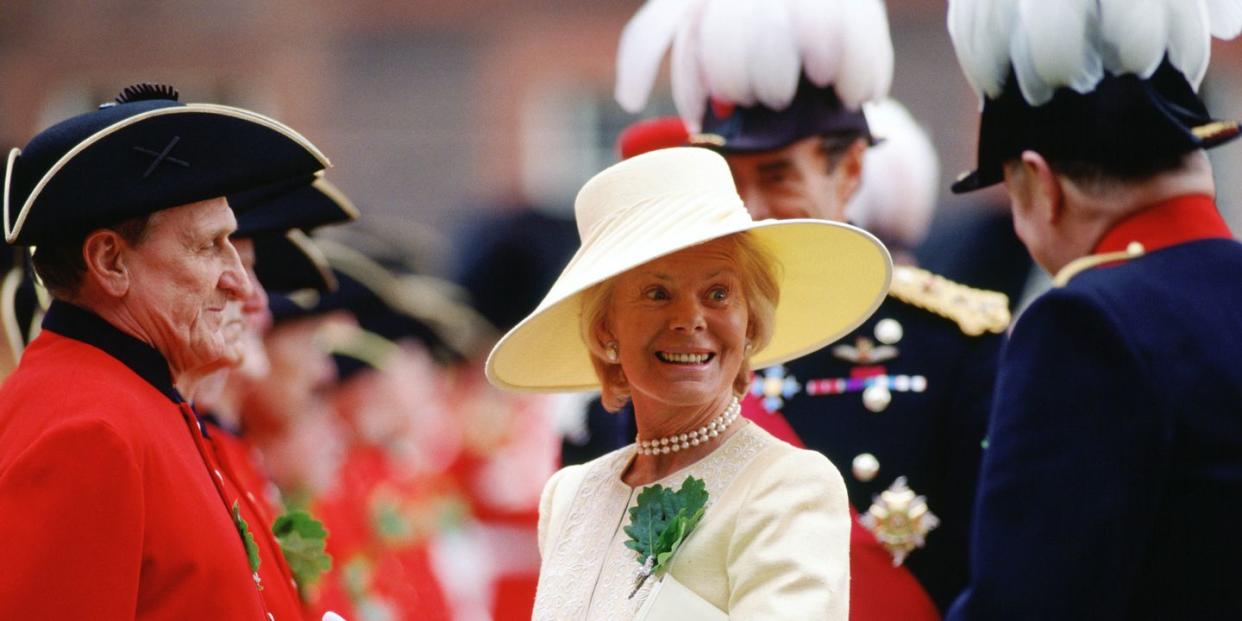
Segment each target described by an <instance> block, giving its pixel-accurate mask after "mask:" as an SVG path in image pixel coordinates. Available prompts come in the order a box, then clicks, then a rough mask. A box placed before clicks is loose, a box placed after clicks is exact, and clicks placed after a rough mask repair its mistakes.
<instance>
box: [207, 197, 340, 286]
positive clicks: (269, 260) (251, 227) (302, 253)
mask: <svg viewBox="0 0 1242 621" xmlns="http://www.w3.org/2000/svg"><path fill="white" fill-rule="evenodd" d="M229 204H231V205H233V208H234V209H236V210H237V211H238V212H239V214H238V216H237V231H236V232H234V233H233V237H234V238H239V239H252V240H254V251H255V275H256V276H258V278H259V282H261V283H262V284H263V287H264V288H265V289H267V290H268V291H269V292H275V291H297V290H299V289H315V290H318V291H331V290H333V289H335V288H336V286H337V283H336V279H335V277H334V276H333V275H332V271H331V270H330V269H329V267H328V261H327V258H326V257H324V255H323V253H322V252H321V251H320V250H319V249H318V248H317V247H316V246H315V243H314V241H313V240H312V239H310V238H309V237H308V236H307V235H306V233H309V232H311V231H312V230H314V229H316V228H319V227H320V226H325V225H330V224H340V223H344V222H350V221H352V220H356V219H357V218H358V209H357V208H356V207H355V206H354V204H353V203H352V202H350V200H349V198H347V197H346V196H345V195H344V194H343V193H342V192H341V191H340V190H339V189H337V187H336V186H334V185H332V184H331V183H329V182H328V181H327V180H325V179H323V178H322V177H320V176H315V177H311V178H302V179H297V180H295V181H291V182H284V183H278V184H274V185H271V186H266V187H262V188H256V189H254V190H250V191H247V192H243V193H240V194H235V195H232V196H229Z"/></svg>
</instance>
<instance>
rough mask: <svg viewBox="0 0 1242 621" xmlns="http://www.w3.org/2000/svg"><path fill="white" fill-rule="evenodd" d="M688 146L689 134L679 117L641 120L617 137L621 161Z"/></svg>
mask: <svg viewBox="0 0 1242 621" xmlns="http://www.w3.org/2000/svg"><path fill="white" fill-rule="evenodd" d="M688 144H690V132H689V131H688V130H686V124H685V123H683V122H682V120H681V118H680V117H675V116H663V117H657V118H654V119H643V120H641V121H638V122H635V123H633V124H631V125H630V126H629V127H626V128H625V129H624V130H622V131H621V134H620V135H619V136H617V150H618V151H620V152H621V159H623V160H628V159H630V158H631V157H634V156H635V155H642V154H643V153H647V152H648V151H655V150H656V149H667V148H669V147H684V146H686V145H688Z"/></svg>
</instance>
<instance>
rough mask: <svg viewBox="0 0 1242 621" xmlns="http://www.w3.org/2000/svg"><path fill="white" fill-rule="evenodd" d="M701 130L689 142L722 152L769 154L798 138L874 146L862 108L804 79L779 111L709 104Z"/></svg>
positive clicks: (756, 105)
mask: <svg viewBox="0 0 1242 621" xmlns="http://www.w3.org/2000/svg"><path fill="white" fill-rule="evenodd" d="M702 128H703V129H702V131H701V132H700V133H698V134H693V135H691V136H690V143H691V144H694V145H697V146H705V147H712V148H715V149H718V150H720V151H723V152H726V153H754V152H759V151H771V150H774V149H780V148H782V147H785V146H788V145H790V144H792V143H794V142H797V141H798V140H801V139H803V138H809V137H811V136H820V135H824V134H835V133H856V134H858V135H860V136H862V137H863V138H864V139H865V140H866V141H867V142H868V144H873V143H874V142H875V141H874V139H873V138H872V137H871V130H870V128H868V126H867V118H866V116H865V115H864V114H863V111H862V109H861V108H860V109H857V110H853V109H851V108H850V107H849V106H846V105H845V104H844V103H842V101H841V98H840V97H838V96H837V91H836V89H835V88H834V87H833V85H831V84H829V85H828V86H816V85H815V84H813V83H811V81H810V80H808V79H807V77H806V75H805V74H804V75H803V76H802V77H801V82H799V83H798V90H797V92H796V93H795V94H794V98H793V101H791V102H789V105H788V106H786V107H785V108H784V109H782V110H774V109H772V108H769V107H767V106H765V105H763V104H761V103H756V104H755V105H753V106H745V107H743V106H733V105H720V104H718V103H711V102H709V103H708V105H707V111H706V112H705V113H704V114H703V123H702Z"/></svg>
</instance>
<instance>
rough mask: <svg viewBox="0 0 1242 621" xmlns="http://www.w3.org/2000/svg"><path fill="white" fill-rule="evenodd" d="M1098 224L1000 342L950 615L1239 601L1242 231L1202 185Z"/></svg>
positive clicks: (1219, 608) (1183, 613)
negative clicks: (1117, 260) (1078, 269)
mask: <svg viewBox="0 0 1242 621" xmlns="http://www.w3.org/2000/svg"><path fill="white" fill-rule="evenodd" d="M1105 240H1106V242H1109V243H1102V244H1101V247H1099V248H1098V249H1097V250H1099V251H1107V250H1116V249H1119V248H1125V247H1126V246H1127V245H1128V243H1129V242H1131V241H1138V242H1140V243H1143V244H1144V246H1145V247H1146V249H1147V253H1146V254H1145V255H1143V256H1141V257H1139V258H1137V259H1134V260H1131V261H1127V262H1125V263H1124V264H1121V265H1116V266H1104V267H1098V268H1095V269H1091V270H1089V271H1086V272H1084V273H1081V274H1080V275H1078V276H1077V277H1075V278H1073V280H1071V281H1070V282H1069V284H1068V285H1067V286H1065V287H1064V288H1061V289H1054V290H1052V291H1051V292H1049V293H1047V294H1045V295H1044V296H1043V297H1041V298H1039V299H1038V300H1036V301H1035V302H1034V303H1033V304H1032V305H1031V307H1030V308H1029V309H1028V310H1027V311H1026V312H1025V313H1024V314H1023V315H1022V317H1020V318H1019V319H1018V321H1017V324H1016V326H1015V328H1014V331H1013V335H1012V337H1011V340H1010V341H1009V343H1008V344H1007V345H1006V346H1005V349H1004V352H1003V355H1002V363H1001V372H1000V375H999V376H998V379H997V388H996V398H995V402H994V407H993V413H992V419H991V427H990V430H989V447H988V449H987V450H986V451H985V454H984V460H983V466H982V469H981V473H980V482H979V498H978V501H977V503H976V507H977V514H976V518H975V525H974V529H975V530H974V535H973V538H972V546H973V550H972V557H971V564H972V583H971V586H970V587H969V588H968V589H967V591H966V592H965V593H964V594H963V596H962V597H961V598H960V599H959V600H958V601H957V602H956V604H955V607H954V609H953V611H952V613H951V615H950V618H952V619H959V620H964V619H1093V620H1098V621H1102V620H1106V619H1242V563H1240V562H1239V559H1240V558H1242V538H1240V537H1239V536H1238V532H1239V527H1240V525H1242V520H1240V518H1242V244H1239V243H1238V242H1236V241H1234V240H1232V239H1229V231H1228V229H1227V228H1226V227H1225V225H1224V223H1223V221H1222V220H1220V216H1219V215H1218V214H1217V212H1216V209H1215V206H1214V205H1212V203H1211V200H1210V199H1209V198H1207V197H1184V198H1181V199H1176V200H1174V201H1171V202H1169V203H1166V204H1163V205H1159V206H1157V207H1155V208H1151V209H1149V210H1147V211H1145V212H1142V213H1140V215H1139V216H1137V217H1135V218H1132V219H1131V220H1130V221H1127V222H1125V223H1123V224H1122V225H1121V226H1119V227H1117V228H1115V229H1114V230H1113V232H1111V233H1110V234H1109V235H1108V236H1106V237H1105ZM1110 240H1111V241H1110ZM1110 244H1111V247H1110Z"/></svg>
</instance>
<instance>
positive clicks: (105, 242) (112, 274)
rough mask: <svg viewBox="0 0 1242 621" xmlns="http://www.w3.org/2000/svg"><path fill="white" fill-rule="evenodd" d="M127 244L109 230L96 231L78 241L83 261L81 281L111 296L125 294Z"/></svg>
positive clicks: (127, 284) (128, 282) (126, 287)
mask: <svg viewBox="0 0 1242 621" xmlns="http://www.w3.org/2000/svg"><path fill="white" fill-rule="evenodd" d="M128 250H129V244H127V243H126V242H125V240H124V239H122V238H121V235H120V234H119V233H117V232H116V231H113V230H111V229H99V230H97V231H95V232H93V233H91V234H90V235H87V236H86V241H84V242H82V258H83V259H84V260H85V262H86V273H85V274H84V275H83V276H84V278H85V279H88V280H90V281H93V282H94V283H95V284H96V285H97V286H98V287H99V288H100V289H102V290H103V291H104V292H105V293H107V294H108V295H111V296H113V297H118V298H119V297H122V296H124V295H125V294H126V293H127V292H129V286H130V281H129V267H128V265H127V263H126V261H127V259H128V256H127V251H128Z"/></svg>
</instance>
